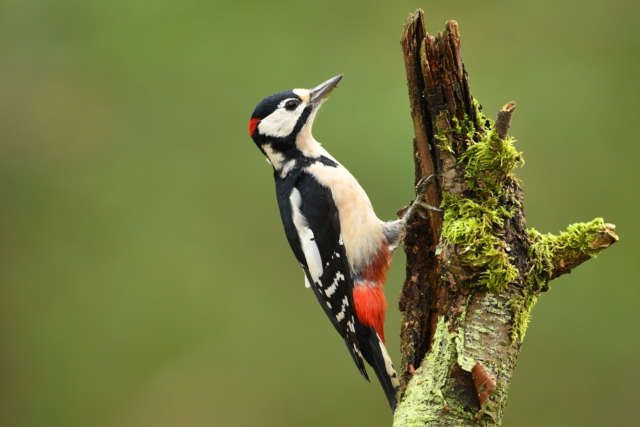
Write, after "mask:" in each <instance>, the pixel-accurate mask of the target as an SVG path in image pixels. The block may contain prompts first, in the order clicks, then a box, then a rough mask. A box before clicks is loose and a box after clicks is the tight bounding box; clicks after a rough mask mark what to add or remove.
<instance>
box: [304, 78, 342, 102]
mask: <svg viewBox="0 0 640 427" xmlns="http://www.w3.org/2000/svg"><path fill="white" fill-rule="evenodd" d="M340 80H342V74H338V75H337V76H335V77H331V78H330V79H329V80H327V81H326V82H323V83H320V84H319V85H318V86H316V87H314V88H311V89H309V92H310V95H309V102H310V103H311V104H314V105H320V104H322V102H323V101H324V100H325V99H326V98H327V96H328V95H329V93H331V91H332V90H333V89H335V88H336V86H337V85H338V82H339V81H340Z"/></svg>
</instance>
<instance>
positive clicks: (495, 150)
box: [436, 100, 523, 292]
mask: <svg viewBox="0 0 640 427" xmlns="http://www.w3.org/2000/svg"><path fill="white" fill-rule="evenodd" d="M474 108H476V117H477V120H478V123H480V124H482V128H481V129H479V131H477V130H476V126H475V125H474V123H473V122H472V121H471V120H470V119H469V118H468V117H466V116H465V118H464V120H463V121H462V123H460V122H459V121H458V120H457V119H456V118H455V117H454V118H453V119H452V120H451V121H450V122H451V125H450V128H449V129H444V127H438V134H437V135H436V140H437V141H439V147H440V149H443V145H445V144H446V147H445V149H447V150H448V151H451V152H453V150H452V149H451V137H450V134H451V133H453V135H454V137H455V138H456V139H458V140H463V141H464V144H461V146H466V147H467V149H466V151H465V152H464V153H462V155H461V156H460V157H459V159H458V164H457V167H458V168H461V169H463V170H464V177H465V181H466V183H467V186H468V188H469V190H468V191H466V192H465V194H464V196H462V195H454V194H448V193H444V194H443V200H442V204H441V207H442V208H443V209H444V210H445V214H444V219H443V228H442V239H443V241H444V242H445V243H448V244H453V245H455V246H454V247H455V256H456V257H458V261H459V265H460V266H462V267H466V269H467V270H469V271H472V272H475V271H477V272H478V273H477V274H474V275H473V276H474V277H473V280H471V281H470V282H469V283H470V284H471V286H474V287H486V288H488V289H489V290H491V291H492V292H501V291H503V290H505V289H506V287H507V285H508V284H509V283H510V282H512V281H514V280H516V279H517V278H518V274H519V273H518V270H517V269H516V268H515V266H514V265H513V263H512V261H511V259H510V257H509V255H508V253H507V251H506V247H505V244H504V241H503V238H502V237H503V235H504V231H503V227H504V222H505V220H506V219H508V218H511V217H512V216H513V212H511V211H509V210H508V209H507V208H505V206H504V202H505V201H506V200H509V199H510V198H509V197H508V196H510V195H509V194H507V186H506V185H505V182H506V179H507V177H509V176H510V175H511V173H512V171H513V169H514V168H516V167H517V166H519V165H521V164H522V163H523V160H522V154H521V153H520V152H518V151H517V150H516V149H515V148H514V146H513V139H512V138H506V139H504V140H503V139H501V138H499V137H498V135H497V133H496V132H495V130H494V129H493V123H492V122H491V121H490V120H488V119H487V118H486V117H484V116H483V115H482V113H481V112H480V107H479V104H478V103H477V101H475V100H474ZM438 122H439V123H442V121H440V120H439V121H438ZM445 123H446V121H445ZM474 137H475V139H479V141H476V140H474Z"/></svg>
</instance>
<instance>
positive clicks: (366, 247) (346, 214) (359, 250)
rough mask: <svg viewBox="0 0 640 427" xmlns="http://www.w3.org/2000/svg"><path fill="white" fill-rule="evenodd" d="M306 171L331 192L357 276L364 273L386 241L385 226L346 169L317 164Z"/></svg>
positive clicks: (346, 246)
mask: <svg viewBox="0 0 640 427" xmlns="http://www.w3.org/2000/svg"><path fill="white" fill-rule="evenodd" d="M306 170H307V171H308V172H309V173H311V174H312V175H313V176H314V177H315V178H316V179H317V180H318V181H319V182H320V184H322V185H324V186H325V187H328V188H329V189H330V190H331V194H332V196H333V201H334V203H335V204H336V207H337V208H338V213H339V217H340V234H341V236H342V240H343V242H344V246H345V249H346V252H347V258H348V259H349V263H350V264H351V268H352V270H353V271H354V272H359V271H362V270H363V269H364V268H366V266H367V265H368V264H369V262H370V261H371V259H372V257H373V256H375V254H376V253H377V251H378V249H379V248H380V245H381V244H382V242H383V241H384V239H385V237H384V234H383V231H382V230H383V228H382V222H381V221H380V220H379V219H378V217H377V216H376V214H375V212H374V210H373V206H372V205H371V201H370V200H369V197H368V196H367V193H365V191H364V189H363V188H362V187H361V186H360V184H359V183H358V181H357V180H356V179H355V178H354V177H353V175H351V173H350V172H349V171H348V170H347V169H345V168H344V167H343V166H342V165H338V166H337V167H332V166H326V165H324V164H322V163H314V164H312V165H311V166H308V167H307V168H306Z"/></svg>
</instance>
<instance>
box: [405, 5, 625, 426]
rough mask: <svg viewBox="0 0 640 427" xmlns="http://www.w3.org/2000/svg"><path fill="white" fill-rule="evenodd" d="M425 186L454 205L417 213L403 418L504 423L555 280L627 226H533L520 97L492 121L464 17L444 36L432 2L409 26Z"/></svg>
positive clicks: (409, 421) (410, 259) (408, 60)
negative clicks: (527, 338) (533, 314)
mask: <svg viewBox="0 0 640 427" xmlns="http://www.w3.org/2000/svg"><path fill="white" fill-rule="evenodd" d="M402 49H403V53H404V59H405V65H406V72H407V81H408V86H409V99H410V105H411V115H412V118H413V123H414V131H415V138H414V140H413V152H414V158H415V171H416V173H415V180H416V183H417V182H418V180H419V179H420V178H422V177H425V176H428V175H430V174H433V173H435V174H437V176H438V177H439V179H438V180H435V181H434V182H435V184H432V185H431V186H430V188H429V189H428V192H427V194H426V196H425V200H426V202H427V203H429V204H431V205H435V206H440V207H442V208H443V210H444V211H443V213H438V212H430V213H429V216H428V218H426V219H423V218H419V217H416V218H415V219H414V220H413V222H412V223H411V224H410V226H409V228H408V232H407V236H406V239H405V251H406V253H407V279H406V282H405V284H404V286H403V289H402V294H401V297H400V303H399V305H400V311H401V312H402V315H403V321H402V329H401V352H402V364H401V377H402V391H403V396H402V399H401V402H400V403H399V405H398V408H397V410H396V412H395V415H394V425H395V426H423V425H447V426H448V425H468V424H480V425H499V424H500V423H501V420H502V415H503V410H504V406H505V403H506V400H507V396H508V389H509V384H510V382H511V377H512V375H513V371H514V368H515V366H516V361H517V358H518V354H519V352H520V345H521V343H522V340H523V338H524V335H525V331H526V329H527V322H528V318H529V313H530V311H531V309H532V308H533V306H534V305H535V302H536V299H537V297H538V295H539V294H540V293H541V292H544V291H547V290H548V289H549V286H548V283H549V281H550V280H551V279H553V278H555V277H557V276H559V275H561V274H564V273H567V272H569V271H570V270H571V269H572V268H574V267H576V266H577V265H578V264H580V263H582V262H584V261H586V260H587V259H589V258H591V257H593V256H595V255H596V254H597V253H598V252H599V251H601V250H602V249H605V248H607V247H609V246H610V245H611V244H613V243H614V242H615V241H616V240H617V239H618V238H617V236H616V234H615V232H614V230H615V226H613V225H612V224H606V223H605V222H604V221H603V220H602V219H596V220H593V221H591V222H588V223H580V224H573V225H571V226H569V228H568V229H567V231H566V232H563V233H561V234H559V235H557V236H554V235H551V234H541V233H539V232H537V231H536V230H534V229H527V228H526V223H525V218H524V212H523V194H522V190H521V188H520V186H519V183H518V180H517V179H516V177H515V176H514V175H513V170H514V169H515V168H516V167H518V166H519V165H520V164H522V162H523V160H522V155H521V153H520V152H518V151H517V150H516V149H515V148H514V145H513V142H514V141H513V139H512V138H511V137H509V136H508V130H509V123H510V120H511V115H512V114H513V111H514V109H515V104H514V103H508V104H506V105H505V106H503V107H502V109H501V110H500V112H499V113H498V116H497V119H496V121H495V122H493V121H492V120H489V119H487V118H486V117H485V116H484V115H483V113H482V108H481V106H480V105H479V103H478V102H477V101H476V100H475V99H473V97H472V96H471V92H470V90H469V82H468V78H467V73H466V71H465V68H464V64H463V63H462V59H461V57H460V35H459V33H458V24H457V23H456V22H455V21H449V22H448V23H447V25H446V29H445V31H443V32H442V33H440V34H438V36H437V37H432V36H431V35H429V34H427V33H426V31H425V27H424V15H423V12H422V10H418V11H417V12H415V13H414V14H412V15H411V16H410V17H409V19H408V21H407V23H406V25H405V28H404V30H403V35H402Z"/></svg>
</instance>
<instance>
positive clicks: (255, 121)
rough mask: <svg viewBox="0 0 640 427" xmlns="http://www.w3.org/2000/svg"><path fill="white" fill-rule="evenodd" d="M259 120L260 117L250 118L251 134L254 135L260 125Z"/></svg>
mask: <svg viewBox="0 0 640 427" xmlns="http://www.w3.org/2000/svg"><path fill="white" fill-rule="evenodd" d="M259 121H260V119H251V120H249V136H253V133H254V132H255V131H256V127H258V122H259Z"/></svg>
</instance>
